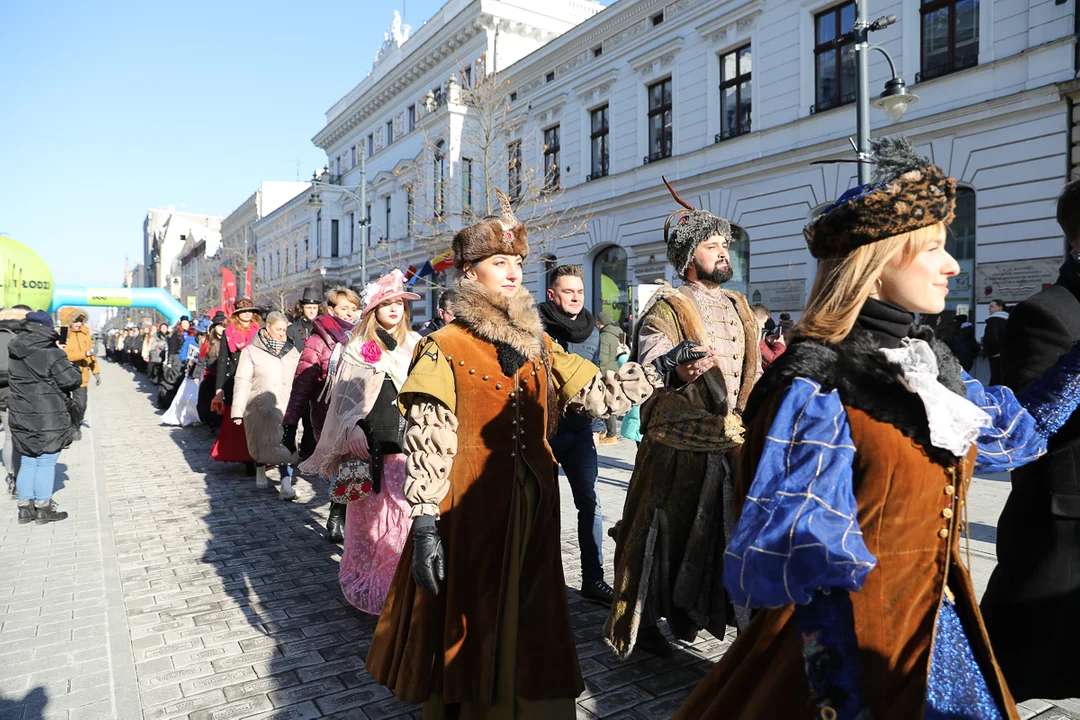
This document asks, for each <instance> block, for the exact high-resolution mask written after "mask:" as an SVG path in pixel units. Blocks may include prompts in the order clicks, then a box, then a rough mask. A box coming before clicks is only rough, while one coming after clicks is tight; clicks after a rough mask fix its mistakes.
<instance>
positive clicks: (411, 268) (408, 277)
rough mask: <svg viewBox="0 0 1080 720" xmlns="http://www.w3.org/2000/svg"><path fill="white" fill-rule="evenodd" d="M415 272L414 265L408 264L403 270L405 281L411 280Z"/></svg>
mask: <svg viewBox="0 0 1080 720" xmlns="http://www.w3.org/2000/svg"><path fill="white" fill-rule="evenodd" d="M415 274H416V266H415V265H410V266H409V269H408V270H406V271H405V281H406V282H408V281H409V280H412V277H413V275H415Z"/></svg>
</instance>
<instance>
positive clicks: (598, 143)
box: [591, 137, 604, 177]
mask: <svg viewBox="0 0 1080 720" xmlns="http://www.w3.org/2000/svg"><path fill="white" fill-rule="evenodd" d="M603 151H604V138H602V137H595V138H593V140H592V168H591V174H592V175H593V177H596V176H597V175H600V174H602V173H603V172H604V170H603V167H604V166H603V165H602V164H601V163H602V162H603Z"/></svg>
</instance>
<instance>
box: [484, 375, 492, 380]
mask: <svg viewBox="0 0 1080 720" xmlns="http://www.w3.org/2000/svg"><path fill="white" fill-rule="evenodd" d="M489 377H491V376H490V375H485V376H484V377H483V378H482V379H483V380H487V379H488V378H489Z"/></svg>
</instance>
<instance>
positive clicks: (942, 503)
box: [676, 139, 1080, 720]
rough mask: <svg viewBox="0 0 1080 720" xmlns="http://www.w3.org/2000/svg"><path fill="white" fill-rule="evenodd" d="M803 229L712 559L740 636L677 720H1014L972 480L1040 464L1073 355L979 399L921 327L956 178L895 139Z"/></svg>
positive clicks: (946, 265)
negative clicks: (988, 598) (812, 265)
mask: <svg viewBox="0 0 1080 720" xmlns="http://www.w3.org/2000/svg"><path fill="white" fill-rule="evenodd" d="M874 148H875V153H876V162H877V168H876V170H875V174H874V178H873V182H872V184H871V185H867V186H860V187H857V188H854V189H852V190H849V191H848V192H846V193H845V194H844V195H842V196H841V197H840V198H839V199H838V200H837V201H836V202H835V203H833V205H832V206H830V207H829V208H828V209H827V210H826V211H825V212H824V213H823V214H822V215H820V216H819V217H817V218H815V220H814V221H812V222H811V223H810V224H809V225H808V226H807V227H806V229H805V230H804V234H805V235H806V240H807V244H808V245H809V248H810V253H811V254H812V255H813V256H814V257H815V258H817V259H818V261H819V264H818V270H817V277H816V279H815V282H814V287H813V290H812V292H811V298H810V302H809V305H808V307H807V309H806V313H805V315H804V316H803V318H802V319H801V320H800V321H799V324H798V325H797V326H796V328H795V333H794V339H793V340H792V342H791V344H790V345H789V346H788V349H787V351H786V352H785V353H784V354H783V355H782V356H781V357H780V358H778V359H777V360H776V361H775V362H774V363H773V364H772V365H771V366H770V367H769V369H768V370H767V371H766V373H765V374H764V376H763V377H762V379H761V380H760V382H759V383H758V385H757V386H756V387H755V388H754V391H753V394H752V396H751V398H750V401H749V403H748V404H747V407H746V412H745V420H746V426H747V431H746V440H745V444H744V446H743V447H744V451H743V456H742V466H741V468H740V477H739V479H738V482H737V484H736V488H735V495H736V497H735V511H736V513H741V516H740V517H739V518H738V521H737V524H736V527H735V530H734V533H733V535H732V538H731V541H730V542H729V543H728V547H727V550H726V553H725V558H724V584H725V586H726V587H727V589H728V591H729V592H730V593H731V595H732V598H733V600H734V601H735V602H736V603H737V604H741V605H743V606H748V607H752V608H757V609H758V612H757V613H756V614H755V615H754V616H753V619H752V620H751V622H750V624H749V626H748V628H747V629H746V631H745V632H743V633H742V634H740V635H739V637H738V639H737V640H736V641H735V643H734V644H733V645H732V647H731V649H729V650H728V652H727V653H726V654H725V655H724V657H723V658H722V659H721V661H720V662H719V663H718V664H717V665H716V666H715V668H714V669H713V671H712V672H711V673H710V674H709V675H708V677H706V678H705V679H704V680H703V681H702V682H701V684H700V685H698V687H697V688H696V689H695V690H694V692H693V693H692V694H691V696H690V698H689V699H688V700H687V701H686V703H685V704H684V705H683V707H682V708H681V709H680V710H679V712H678V714H677V715H676V717H677V718H684V719H688V718H701V717H725V718H795V719H798V718H805V719H807V720H809V719H810V718H819V717H820V718H837V719H839V720H848V719H854V718H859V719H862V718H867V719H868V718H871V717H872V718H873V719H874V720H890V719H895V720H908V719H909V718H928V719H942V718H951V719H955V720H959V719H961V718H966V719H971V720H976V719H978V720H990V719H998V718H1006V717H1008V718H1017V711H1016V705H1015V703H1014V702H1013V699H1012V696H1011V695H1010V694H1009V690H1008V688H1007V687H1006V684H1005V681H1004V680H1003V678H1002V676H1001V672H1000V670H999V668H998V665H997V663H996V661H995V660H994V654H993V651H992V650H991V648H990V644H989V640H988V639H987V636H986V630H985V627H984V625H983V621H982V617H981V616H980V614H979V608H978V605H977V603H976V596H975V590H974V588H973V586H972V584H971V578H970V576H969V575H968V570H967V568H965V567H964V564H963V562H962V555H961V549H960V534H961V532H962V530H963V525H964V522H963V518H964V517H965V507H964V504H965V501H966V497H967V493H968V488H969V484H970V482H971V476H972V472H973V470H974V469H975V468H976V467H979V468H983V469H989V470H991V471H997V470H1006V469H1011V468H1015V467H1017V466H1020V465H1023V464H1025V463H1027V462H1030V461H1031V460H1033V459H1034V458H1036V457H1038V456H1039V455H1041V454H1042V453H1044V452H1045V450H1046V440H1047V438H1048V437H1049V436H1051V435H1053V434H1054V433H1055V432H1057V430H1058V429H1060V426H1061V423H1062V422H1063V419H1062V413H1063V415H1064V418H1067V417H1068V416H1069V414H1071V412H1072V408H1074V407H1075V406H1076V403H1077V399H1078V397H1080V350H1074V351H1073V352H1072V354H1071V355H1070V356H1066V358H1065V360H1063V361H1062V363H1061V364H1059V366H1058V367H1057V368H1055V369H1054V370H1052V371H1051V372H1050V373H1049V374H1048V375H1047V376H1045V377H1044V378H1043V379H1042V380H1040V381H1039V382H1038V383H1036V386H1037V387H1035V386H1033V390H1029V391H1028V392H1025V393H1024V395H1022V396H1021V397H1020V398H1019V399H1018V398H1017V397H1016V396H1014V395H1013V393H1012V392H1011V391H1010V390H1008V389H1007V388H1003V387H983V386H982V385H981V384H979V383H978V382H977V381H975V380H974V379H972V378H971V377H970V376H968V375H967V373H965V372H963V371H962V370H961V368H960V365H959V363H958V362H957V360H956V358H954V357H953V356H952V354H951V353H950V352H949V350H948V348H946V347H945V346H944V344H943V343H941V342H939V341H937V340H936V339H935V338H934V337H933V334H932V333H931V332H928V331H926V332H924V331H922V330H919V329H916V328H915V327H914V313H916V312H918V313H940V312H941V311H942V310H943V309H944V308H945V298H946V296H947V295H948V292H949V278H951V277H953V276H955V275H956V274H957V273H958V272H959V267H958V265H957V263H956V261H955V260H954V259H953V258H952V257H951V256H950V255H949V253H948V252H947V251H946V250H945V239H946V234H947V227H948V225H949V223H950V222H952V219H953V212H954V206H955V191H956V181H955V180H954V179H953V178H949V177H946V176H945V174H944V173H943V172H942V171H941V169H940V168H938V167H936V166H934V165H932V164H930V163H929V162H928V161H927V160H925V159H924V158H921V157H919V156H918V155H917V154H916V153H915V151H914V149H913V148H912V146H911V145H910V143H908V142H907V141H906V140H904V139H896V140H893V139H882V140H878V141H875V143H874Z"/></svg>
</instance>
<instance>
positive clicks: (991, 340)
mask: <svg viewBox="0 0 1080 720" xmlns="http://www.w3.org/2000/svg"><path fill="white" fill-rule="evenodd" d="M1008 324H1009V313H1008V311H1007V310H1006V309H1005V301H1004V300H997V299H995V300H991V301H990V317H988V318H986V330H985V331H983V338H982V351H983V357H985V358H986V360H987V362H989V363H990V384H991V385H1003V384H1004V383H1005V378H1004V376H1003V374H1002V372H1001V351H1002V350H1004V349H1005V348H1004V345H1005V326H1007V325H1008Z"/></svg>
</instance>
